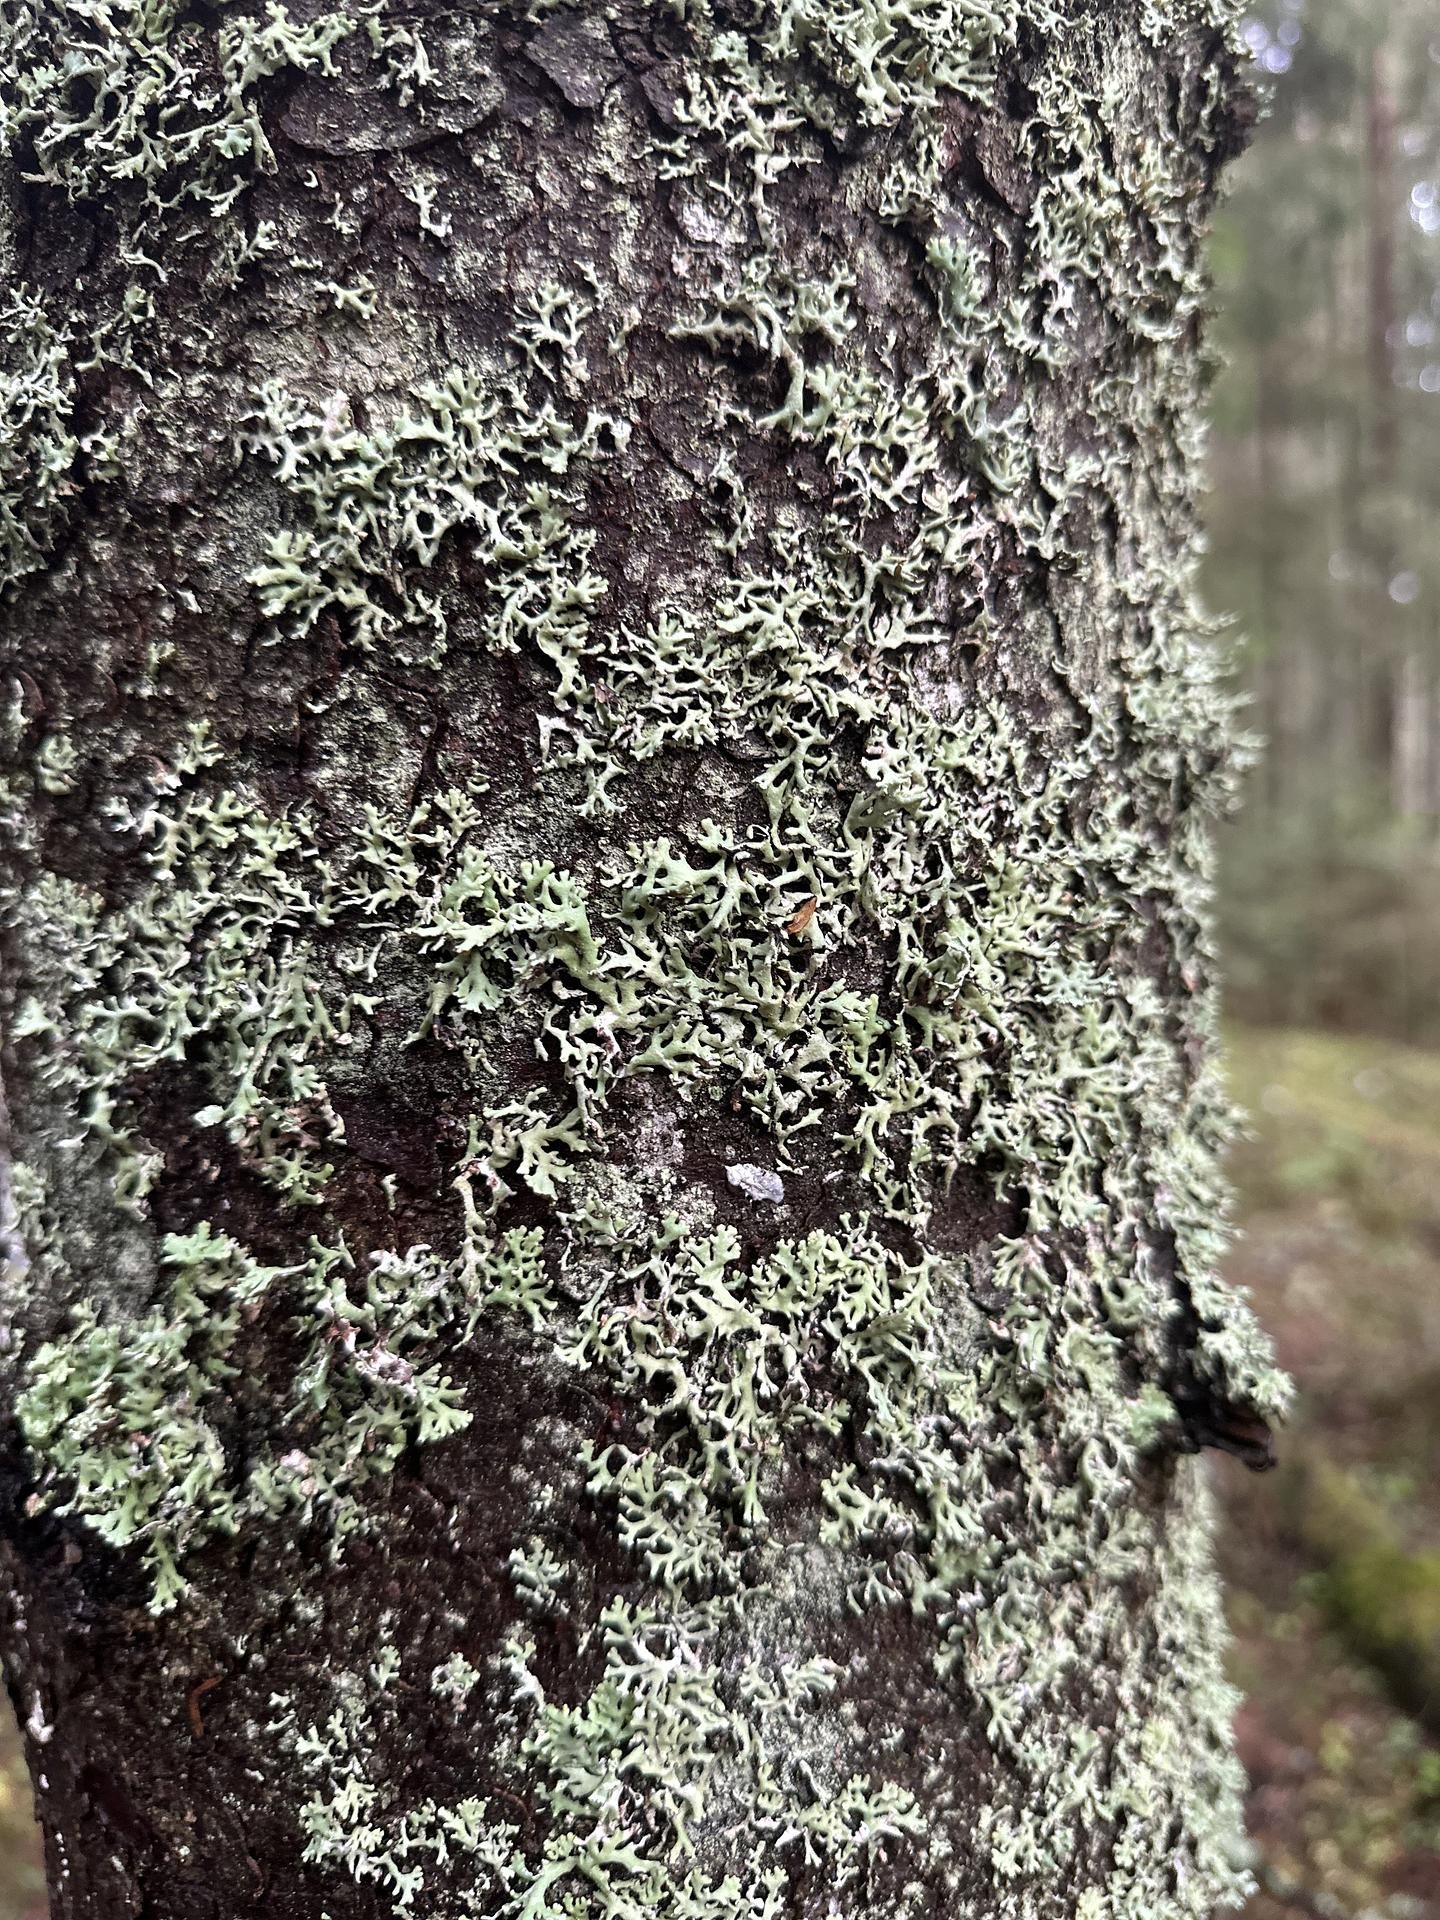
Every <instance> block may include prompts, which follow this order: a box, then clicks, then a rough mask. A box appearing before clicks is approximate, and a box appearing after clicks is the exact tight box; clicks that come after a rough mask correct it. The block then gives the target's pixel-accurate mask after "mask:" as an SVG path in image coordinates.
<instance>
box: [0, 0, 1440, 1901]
mask: <svg viewBox="0 0 1440 1920" xmlns="http://www.w3.org/2000/svg"><path fill="white" fill-rule="evenodd" d="M1248 36H1249V41H1250V46H1251V51H1252V53H1253V55H1254V59H1255V63H1256V67H1257V71H1258V73H1259V74H1260V76H1261V77H1262V80H1263V83H1264V85H1265V88H1266V91H1267V94H1268V96H1269V104H1268V110H1267V115H1266V118H1265V120H1264V121H1263V123H1262V125H1261V126H1260V128H1259V130H1258V133H1257V135H1256V140H1255V144H1254V146H1253V148H1252V150H1251V152H1250V153H1249V155H1248V156H1247V157H1246V159H1245V160H1244V161H1243V162H1241V164H1240V165H1239V166H1238V167H1237V169H1236V170H1235V173H1234V176H1233V188H1232V193H1231V197H1230V199H1229V201H1228V203H1227V205H1226V207H1225V209H1224V211H1223V214H1222V216H1221V219H1220V221H1219V224H1218V227H1217V232H1216V238H1215V250H1214V257H1215V270H1216V277H1217V281H1218V291H1219V306H1220V313H1219V320H1218V325H1217V340H1218V344H1219V346H1220V348H1221V349H1222V351H1223V353H1224V355H1225V356H1226V361H1227V364H1226V366H1225V368H1224V369H1223V370H1222V371H1221V372H1219V374H1218V375H1217V380H1216V385H1215V393H1214V405H1213V418H1214V426H1213V433H1212V441H1211V448H1212V458H1211V477H1212V482H1213V494H1212V497H1211V500H1210V503H1209V511H1208V519H1209V525H1210V530H1211V553H1210V556H1209V560H1208V563H1207V571H1208V578H1207V582H1206V586H1207V597H1208V599H1209V601H1210V603H1211V604H1212V605H1213V606H1215V607H1217V608H1223V609H1228V610H1229V611H1231V612H1233V613H1234V614H1235V615H1236V617H1237V628H1236V631H1237V635H1238V636H1240V639H1239V655H1238V671H1239V673H1240V675H1241V677H1242V680H1243V682H1244V684H1245V685H1246V687H1247V688H1248V689H1249V691H1250V694H1251V696H1252V707H1251V713H1250V720H1251V725H1252V727H1253V730H1254V731H1255V732H1256V733H1257V734H1260V735H1263V736H1265V738H1266V739H1267V741H1268V747H1267V750H1266V752H1265V753H1264V755H1263V757H1262V758H1261V759H1260V760H1259V762H1258V764H1257V766H1256V769H1255V771H1254V773H1253V775H1252V777H1251V780H1250V789H1249V796H1248V804H1247V806H1246V808H1245V809H1244V811H1243V812H1242V813H1241V814H1240V815H1239V816H1238V817H1237V819H1236V820H1235V822H1234V823H1233V824H1232V825H1230V826H1229V827H1228V828H1227V830H1226V833H1225V837H1224V846H1223V863H1222V886H1221V909H1222V932H1223V940H1224V947H1225V956H1226V970H1227V978H1228V985H1229V1046H1230V1060H1231V1072H1232V1079H1233V1082H1234V1087H1235V1093H1236V1097H1237V1098H1238V1100H1239V1101H1240V1103H1241V1104H1242V1105H1243V1106H1244V1107H1245V1108H1246V1109H1247V1111H1248V1112H1249V1114H1250V1116H1251V1132H1250V1136H1249V1137H1248V1138H1247V1139H1246V1140H1245V1142H1244V1143H1243V1145H1242V1146H1241V1148H1240V1149H1239V1151H1238V1152H1237V1155H1236V1159H1235V1176H1236V1181H1237V1185H1238V1189H1239V1218H1240V1224H1241V1227H1242V1234H1241V1237H1240V1238H1239V1239H1238V1240H1237V1243H1236V1246H1235V1249H1234V1253H1233V1256H1232V1259H1233V1265H1234V1269H1235V1274H1236V1277H1237V1278H1238V1279H1240V1280H1241V1281H1242V1282H1243V1283H1244V1284H1246V1285H1247V1286H1249V1287H1250V1288H1251V1289H1252V1291H1253V1292H1254V1294H1255V1296H1256V1302H1257V1305H1258V1307H1259V1309H1260V1312H1261V1314H1262V1316H1263V1317H1264V1318H1265V1319H1266V1321H1267V1322H1268V1324H1269V1325H1270V1326H1271V1328H1272V1329H1273V1330H1274V1332H1275V1334H1276V1337H1277V1340H1278V1342H1279V1345H1280V1348H1281V1354H1282V1358H1283V1359H1284V1361H1285V1363H1286V1364H1287V1365H1288V1366H1289V1368H1290V1369H1291V1371H1292V1372H1293V1373H1294V1374H1295V1376H1296V1378H1297V1381H1298V1382H1299V1385H1300V1389H1301V1396H1300V1406H1299V1412H1298V1416H1297V1419H1296V1421H1295V1423H1294V1425H1293V1426H1292V1427H1291V1428H1290V1429H1289V1430H1288V1431H1287V1433H1286V1434H1285V1436H1284V1437H1283V1441H1282V1458H1283V1464H1282V1467H1281V1469H1280V1471H1279V1472H1277V1473H1275V1474H1272V1475H1269V1476H1267V1477H1265V1478H1263V1479H1257V1478H1255V1477H1253V1476H1248V1475H1246V1474H1245V1473H1244V1471H1243V1470H1242V1469H1241V1468H1239V1467H1238V1466H1236V1465H1235V1463H1233V1462H1230V1461H1221V1462H1220V1463H1219V1465H1218V1466H1217V1469H1216V1478H1217V1483H1218V1486H1219V1491H1220V1495H1221V1501H1222V1513H1223V1532H1222V1550H1223V1556H1224V1561H1225V1571H1226V1575H1227V1579H1228V1582H1229V1596H1230V1600H1229V1604H1230V1611H1231V1622H1232V1626H1233V1629H1234V1633H1235V1647H1234V1671H1235V1678H1236V1681H1237V1683H1238V1684H1239V1685H1240V1686H1241V1687H1243V1688H1244V1690H1245V1693H1246V1696H1247V1700H1246V1704H1245V1706H1244V1707H1243V1708H1242V1709H1241V1713H1240V1719H1239V1734H1240V1746H1241V1754H1242V1758H1243V1759H1244V1762H1245V1764H1246V1767H1247V1770H1248V1773H1249V1778H1250V1797H1249V1816H1250V1830H1251V1836H1252V1843H1253V1848H1254V1861H1253V1864H1254V1869H1255V1872H1256V1876H1257V1879H1258V1880H1259V1882H1260V1887H1261V1891H1260V1892H1259V1893H1258V1894H1257V1896H1256V1898H1255V1899H1254V1900H1253V1901H1252V1903H1251V1905H1250V1908H1249V1910H1248V1914H1247V1920H1296V1917H1297V1916H1306V1917H1314V1920H1430V1917H1431V1916H1433V1917H1434V1920H1440V537H1437V536H1440V0H1264V3H1263V4H1257V5H1256V6H1255V8H1254V10H1253V14H1252V17H1251V20H1250V24H1249V27H1248ZM177 1734H178V1735H181V1736H183V1734H184V1729H183V1728H179V1729H177ZM44 1913H45V1901H44V1894H43V1882H42V1879H41V1876H40V1872H39V1863H38V1852H37V1848H36V1846H35V1841H34V1835H33V1830H32V1827H31V1817H30V1806H29V1789H28V1786H27V1784H26V1781H25V1775H24V1769H23V1765H22V1764H21V1762H20V1760H19V1756H18V1750H17V1747H16V1744H15V1740H14V1734H13V1729H11V1728H10V1727H9V1726H8V1725H6V1726H4V1727H3V1729H0V1920H43V1917H44ZM1125 1920H1144V1916H1140V1915H1136V1916H1128V1915H1127V1916H1125Z"/></svg>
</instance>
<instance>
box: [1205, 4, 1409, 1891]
mask: <svg viewBox="0 0 1440 1920" xmlns="http://www.w3.org/2000/svg"><path fill="white" fill-rule="evenodd" d="M1248 34H1249V40H1250V46H1251V50H1252V53H1253V54H1254V57H1255V61H1256V65H1257V68H1258V69H1259V72H1260V74H1261V75H1262V76H1264V80H1265V84H1266V88H1267V92H1268V95H1269V104H1268V113H1267V117H1266V119H1265V121H1264V123H1263V124H1262V125H1261V127H1260V128H1259V130H1258V132H1257V135H1256V139H1255V143H1254V146H1253V147H1252V149H1251V151H1250V153H1249V154H1248V155H1247V156H1246V158H1245V159H1244V160H1243V161H1242V162H1241V163H1240V164H1239V166H1238V167H1237V168H1236V169H1235V172H1234V175H1233V185H1232V192H1231V196H1230V198H1229V200H1228V202H1227V204H1226V206H1225V209H1224V211H1223V214H1222V217H1221V219H1220V221H1219V223H1218V226H1217V230H1216V235H1215V244H1214V265H1215V273H1216V279H1217V283H1218V286H1217V292H1218V300H1219V308H1220V312H1219V318H1218V323H1217V330H1216V333H1217V344H1218V345H1219V347H1220V348H1221V350H1222V352H1223V353H1224V355H1225V357H1226V363H1227V364H1226V366H1225V368H1224V370H1223V371H1222V372H1221V373H1220V374H1219V376H1218V378H1217V382H1216V386H1215V391H1214V403H1213V408H1212V415H1213V426H1212V434H1211V482H1212V488H1213V491H1212V495H1211V498H1210V501H1209V504H1208V510H1207V520H1208V524H1209V528H1210V539H1211V553H1210V557H1209V563H1208V578H1207V580H1206V592H1207V598H1208V600H1209V601H1210V603H1211V605H1212V606H1215V607H1217V608H1223V609H1226V610H1228V611H1230V612H1232V613H1233V614H1234V615H1235V616H1236V618H1237V631H1238V633H1239V634H1240V635H1241V636H1242V639H1241V650H1240V660H1239V667H1240V672H1241V674H1242V677H1243V680H1244V683H1245V685H1246V687H1247V688H1248V690H1249V692H1250V695H1251V698H1252V702H1253V704H1252V707H1251V715H1250V717H1251V725H1252V727H1253V729H1254V731H1255V732H1256V733H1257V734H1260V735H1262V736H1264V738H1265V740H1266V742H1267V745H1266V748H1265V751H1264V754H1263V757H1262V758H1261V760H1260V761H1259V763H1258V764H1257V766H1256V768H1255V770H1254V772H1253V774H1252V776H1251V779H1250V783H1249V791H1248V795H1247V804H1246V807H1245V809H1244V811H1243V812H1242V813H1241V814H1240V815H1239V816H1238V817H1237V818H1236V820H1235V821H1234V822H1233V823H1232V824H1231V825H1230V827H1229V828H1228V830H1227V832H1226V834H1225V837H1224V843H1223V862H1222V883H1221V899H1220V904H1221V920H1222V937H1223V944H1224V952H1225V963H1226V979H1227V992H1228V1002H1227V1004H1228V1011H1229V1033H1228V1042H1229V1049H1230V1068H1231V1077H1232V1081H1233V1084H1234V1087H1235V1093H1236V1097H1237V1098H1238V1100H1239V1101H1240V1103H1241V1105H1242V1106H1244V1107H1245V1108H1246V1109H1247V1110H1248V1112H1249V1115H1250V1127H1251V1136H1250V1138H1248V1139H1247V1140H1246V1141H1245V1142H1244V1143H1243V1145H1242V1147H1241V1148H1240V1150H1239V1152H1238V1153H1237V1155H1236V1158H1235V1176H1236V1180H1237V1184H1238V1187H1239V1202H1240V1205H1239V1217H1240V1224H1241V1227H1242V1229H1243V1231H1242V1236H1241V1238H1240V1239H1239V1240H1238V1242H1237V1244H1236V1246H1235V1249H1234V1252H1233V1254H1232V1265H1233V1269H1234V1274H1235V1277H1236V1278H1237V1279H1239V1280H1241V1281H1242V1282H1244V1283H1245V1284H1246V1285H1248V1286H1249V1287H1250V1288H1251V1289H1252V1291H1253V1293H1254V1295H1255V1298H1256V1304H1257V1307H1258V1308H1259V1311H1260V1313H1261V1315H1262V1317H1263V1318H1264V1320H1265V1321H1266V1323H1267V1324H1268V1325H1269V1326H1270V1328H1271V1329H1272V1331H1273V1332H1274V1334H1275V1336H1276V1339H1277V1342H1278V1344H1279V1347H1280V1351H1281V1357H1282V1359H1283V1360H1284V1362H1285V1363H1286V1365H1287V1366H1288V1367H1289V1368H1290V1370H1291V1372H1292V1373H1293V1374H1294V1375H1295V1377H1296V1380H1297V1382H1298V1384H1299V1387H1300V1402H1299V1410H1298V1414H1297V1418H1296V1420H1295V1422H1294V1424H1293V1426H1292V1427H1291V1428H1290V1429H1289V1430H1288V1431H1287V1432H1286V1434H1285V1435H1284V1436H1283V1439H1282V1448H1281V1454H1282V1466H1281V1468H1280V1471H1279V1472H1278V1473H1275V1474H1273V1475H1270V1476H1268V1477H1267V1478H1265V1479H1264V1480H1256V1479H1254V1478H1250V1477H1247V1476H1246V1475H1245V1474H1244V1473H1243V1472H1241V1471H1233V1472H1232V1471H1231V1466H1232V1464H1233V1463H1231V1462H1222V1463H1221V1465H1220V1467H1219V1468H1218V1469H1217V1481H1218V1484H1219V1487H1220V1492H1221V1497H1222V1502H1223V1506H1224V1535H1223V1553H1224V1561H1225V1572H1226V1576H1227V1581H1228V1592H1229V1608H1230V1616H1231V1624H1232V1627H1233V1629H1234V1632H1235V1636H1236V1643H1235V1652H1234V1665H1235V1678H1236V1680H1237V1682H1238V1683H1239V1684H1240V1685H1241V1686H1242V1687H1243V1688H1244V1690H1245V1693H1246V1695H1247V1701H1246V1705H1245V1706H1244V1707H1243V1708H1242V1710H1241V1714H1240V1720H1239V1732H1240V1747H1241V1755H1242V1758H1243V1759H1244V1761H1245V1763H1246V1767H1247V1770H1248V1773H1249V1778H1250V1800H1249V1817H1250V1831H1251V1836H1252V1840H1253V1843H1254V1847H1255V1862H1254V1864H1255V1870H1256V1873H1257V1877H1258V1878H1259V1880H1260V1882H1261V1888H1262V1891H1261V1893H1260V1894H1259V1895H1258V1896H1257V1897H1256V1899H1255V1900H1254V1901H1253V1902H1252V1903H1251V1908H1250V1912H1249V1916H1248V1917H1247V1920H1289V1917H1290V1916H1301V1915H1306V1916H1311V1915H1313V1916H1320V1920H1361V1917H1362V1916H1364V1917H1365V1920H1381V1917H1383V1920H1428V1917H1429V1916H1435V1920H1440V0H1263V4H1258V3H1257V4H1256V5H1255V6H1254V8H1253V11H1252V18H1251V21H1250V24H1249V29H1248Z"/></svg>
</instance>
